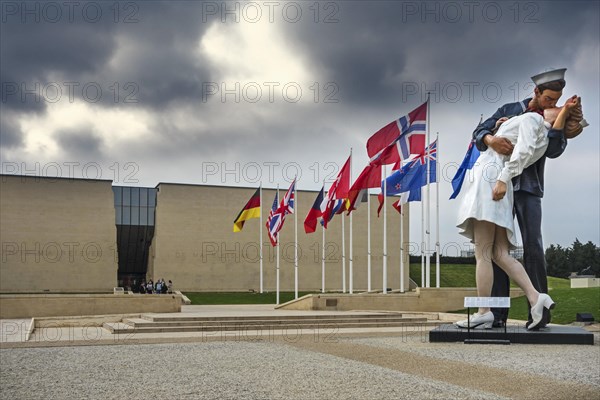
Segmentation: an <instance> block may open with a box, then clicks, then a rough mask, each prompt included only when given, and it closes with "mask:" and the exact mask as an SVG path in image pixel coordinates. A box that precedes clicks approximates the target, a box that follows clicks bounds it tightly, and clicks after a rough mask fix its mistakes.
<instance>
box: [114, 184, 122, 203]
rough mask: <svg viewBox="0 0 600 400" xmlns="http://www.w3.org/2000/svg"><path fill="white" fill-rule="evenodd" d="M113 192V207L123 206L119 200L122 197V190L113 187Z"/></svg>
mask: <svg viewBox="0 0 600 400" xmlns="http://www.w3.org/2000/svg"><path fill="white" fill-rule="evenodd" d="M113 192H114V194H115V207H116V206H121V205H123V200H122V198H121V197H122V196H123V188H120V187H116V186H115V187H113ZM117 208H118V207H117Z"/></svg>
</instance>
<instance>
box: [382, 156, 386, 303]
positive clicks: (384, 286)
mask: <svg viewBox="0 0 600 400" xmlns="http://www.w3.org/2000/svg"><path fill="white" fill-rule="evenodd" d="M386 196H387V165H384V166H383V294H387V207H386V204H385V203H386V200H387V199H386Z"/></svg>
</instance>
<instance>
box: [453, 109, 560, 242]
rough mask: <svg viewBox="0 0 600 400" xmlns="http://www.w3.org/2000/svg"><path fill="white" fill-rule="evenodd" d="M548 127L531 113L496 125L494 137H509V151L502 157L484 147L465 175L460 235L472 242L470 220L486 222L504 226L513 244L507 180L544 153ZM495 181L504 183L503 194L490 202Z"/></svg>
mask: <svg viewBox="0 0 600 400" xmlns="http://www.w3.org/2000/svg"><path fill="white" fill-rule="evenodd" d="M550 127H551V126H550V124H549V123H548V122H545V121H544V118H543V117H542V116H541V115H540V114H537V113H533V112H529V113H525V114H522V115H519V116H517V117H513V118H511V119H509V120H508V121H506V122H504V123H503V124H502V125H501V126H500V128H499V129H498V132H497V133H496V136H500V137H505V138H507V139H508V140H510V141H511V143H512V144H513V145H514V149H513V152H512V154H511V155H510V157H509V156H502V155H500V154H498V153H496V152H495V151H494V150H493V149H492V148H490V147H488V149H487V150H486V151H484V152H483V153H481V155H480V156H479V158H478V159H477V162H476V163H475V165H474V166H473V169H471V170H470V171H469V172H471V173H470V174H469V173H468V174H467V176H466V177H465V181H464V183H463V188H462V190H461V196H462V199H461V204H460V208H459V210H458V220H457V224H458V225H457V226H458V228H459V229H460V234H461V235H463V236H466V237H467V238H469V239H471V242H473V221H474V220H479V221H489V222H492V223H494V224H496V225H498V226H501V227H503V228H506V233H507V235H508V240H509V242H510V244H511V246H512V247H513V248H514V247H516V245H517V242H516V238H515V224H514V217H513V185H512V181H511V180H512V178H514V177H515V176H517V175H520V174H521V172H523V170H524V169H525V168H527V167H529V166H530V165H532V164H533V163H535V162H536V161H537V160H539V159H540V158H541V157H542V156H543V155H544V153H545V152H546V148H547V147H548V137H547V135H548V129H550ZM497 180H501V181H502V182H504V183H506V195H505V196H504V198H503V199H502V200H499V201H494V200H493V199H492V189H493V188H494V186H495V185H496V181H497Z"/></svg>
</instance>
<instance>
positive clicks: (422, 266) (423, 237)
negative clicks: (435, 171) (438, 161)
mask: <svg viewBox="0 0 600 400" xmlns="http://www.w3.org/2000/svg"><path fill="white" fill-rule="evenodd" d="M419 190H420V191H421V194H423V188H419ZM421 287H425V201H423V196H421Z"/></svg>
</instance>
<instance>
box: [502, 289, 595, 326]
mask: <svg viewBox="0 0 600 400" xmlns="http://www.w3.org/2000/svg"><path fill="white" fill-rule="evenodd" d="M565 280H566V279H565ZM550 296H552V300H554V302H555V303H556V307H555V308H554V310H552V322H553V323H556V324H570V323H571V322H574V321H575V318H576V316H577V313H581V312H588V313H592V315H593V316H594V318H595V319H596V321H598V320H599V319H600V288H582V289H571V288H559V289H550ZM508 317H509V318H513V319H521V320H527V299H526V298H525V296H523V297H519V298H516V299H512V300H511V307H510V312H509V315H508Z"/></svg>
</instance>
